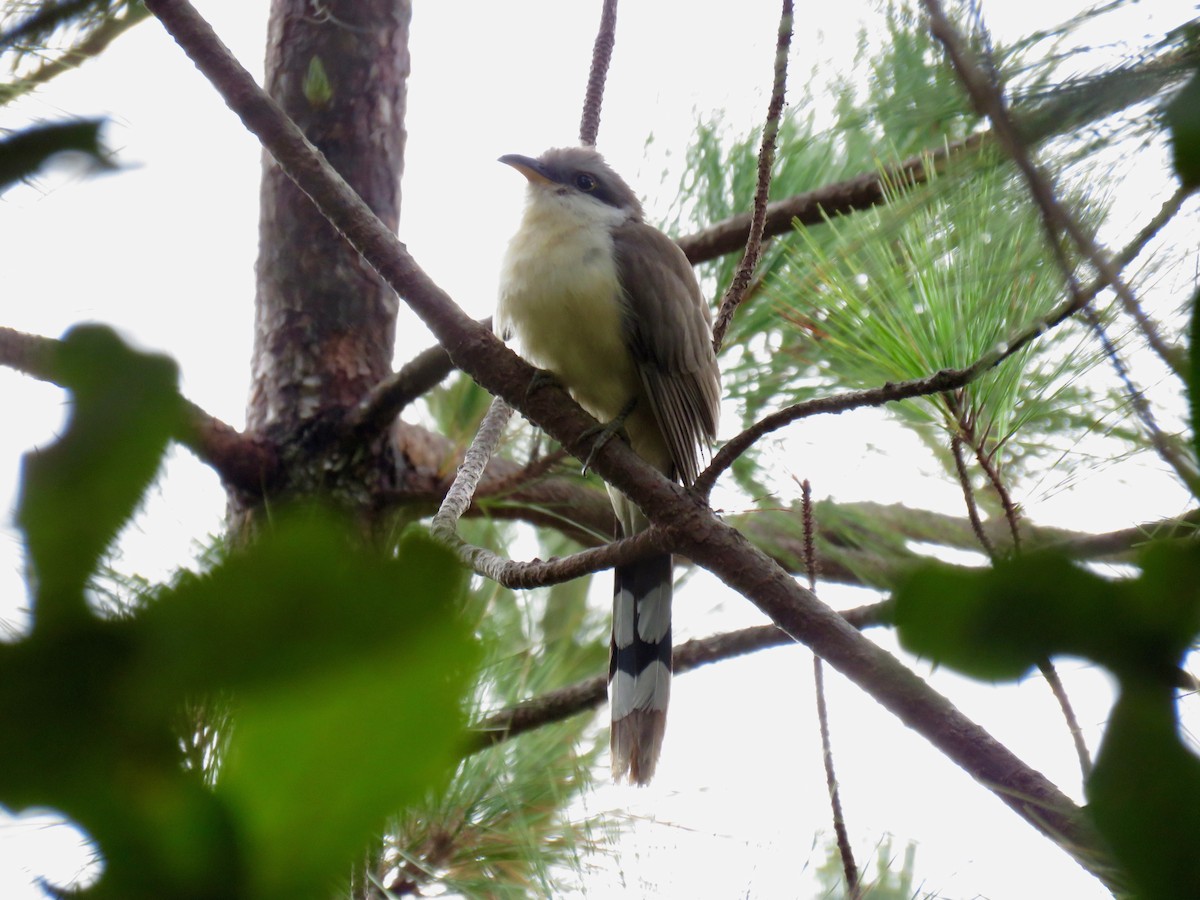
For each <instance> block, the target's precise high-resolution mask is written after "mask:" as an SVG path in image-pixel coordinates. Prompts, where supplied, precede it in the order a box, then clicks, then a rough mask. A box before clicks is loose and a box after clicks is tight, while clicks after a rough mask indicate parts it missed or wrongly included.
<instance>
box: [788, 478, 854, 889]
mask: <svg viewBox="0 0 1200 900" xmlns="http://www.w3.org/2000/svg"><path fill="white" fill-rule="evenodd" d="M800 509H801V511H802V518H803V522H804V568H805V570H806V571H807V572H808V589H809V590H810V591H813V592H814V593H815V592H816V589H817V555H816V553H815V552H814V550H813V547H814V544H815V537H816V532H817V525H816V520H815V519H814V517H813V504H812V485H811V484H810V483H809V481H808V479H807V478H806V479H804V481H803V482H801V484H800ZM813 690H814V691H815V693H816V698H817V726H818V728H819V730H820V732H821V760H822V762H823V763H824V765H825V787H826V789H827V790H828V791H829V809H830V813H831V815H832V816H833V833H834V834H835V835H836V836H837V848H838V855H839V856H840V857H841V859H842V872H843V874H844V875H845V877H846V895H847V897H848V898H849V900H858V898H859V897H860V896H861V889H860V887H859V882H858V864H857V863H856V862H855V861H854V849H853V848H852V847H851V846H850V834H849V832H848V831H847V829H846V816H845V814H844V813H843V812H842V792H841V789H840V788H839V787H838V780H837V772H836V771H835V770H834V767H833V739H832V738H831V737H830V733H829V707H828V704H827V703H826V702H825V665H824V663H822V662H821V657H819V656H817V655H816V654H815V653H814V654H813Z"/></svg>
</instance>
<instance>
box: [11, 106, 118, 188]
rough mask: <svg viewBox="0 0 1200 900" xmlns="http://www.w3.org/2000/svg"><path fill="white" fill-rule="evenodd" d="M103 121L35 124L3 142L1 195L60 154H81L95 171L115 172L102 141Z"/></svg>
mask: <svg viewBox="0 0 1200 900" xmlns="http://www.w3.org/2000/svg"><path fill="white" fill-rule="evenodd" d="M103 126H104V120H103V119H74V120H69V121H66V122H51V123H49V124H46V125H34V126H32V127H30V128H25V129H23V130H21V131H18V132H16V133H15V134H12V135H10V136H9V137H6V138H4V139H3V140H0V194H3V193H4V192H5V191H6V190H8V189H9V188H10V187H12V186H13V185H14V184H18V183H19V182H22V181H24V180H26V179H27V178H32V177H33V176H34V175H36V174H37V172H38V170H39V169H41V168H42V167H43V166H44V165H46V163H47V162H49V161H50V159H51V158H52V157H54V156H57V155H58V154H60V153H82V154H83V155H84V156H86V157H87V158H88V160H89V162H90V163H91V165H92V166H93V167H94V168H97V169H112V168H115V166H114V165H113V163H112V160H111V159H109V154H108V151H107V150H105V149H104V145H103V144H102V142H101V140H100V129H101V128H102V127H103Z"/></svg>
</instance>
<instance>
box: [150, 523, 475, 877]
mask: <svg viewBox="0 0 1200 900" xmlns="http://www.w3.org/2000/svg"><path fill="white" fill-rule="evenodd" d="M463 588H464V579H463V575H462V571H461V568H460V567H459V566H458V565H457V563H456V562H455V561H454V560H453V558H452V557H451V556H450V555H449V554H448V553H446V552H445V551H444V550H442V549H441V548H440V547H439V546H438V545H436V544H435V543H433V542H432V541H431V540H430V539H429V538H427V537H424V536H422V535H420V534H419V533H414V534H410V535H409V536H408V537H407V538H406V539H405V540H404V541H403V542H402V543H401V547H400V551H399V553H398V555H397V557H396V558H395V559H380V558H378V557H376V556H374V555H372V554H369V553H366V552H365V551H363V550H362V549H360V548H358V547H357V545H356V543H355V542H354V541H352V540H351V539H350V538H349V536H348V535H347V534H346V533H344V532H343V531H341V530H340V529H337V528H335V527H332V526H331V525H330V524H329V523H328V522H327V521H324V520H323V518H322V517H321V516H312V515H309V516H304V517H302V518H301V519H299V520H295V521H287V522H284V523H282V524H280V525H277V526H276V528H275V529H274V530H273V532H272V533H271V534H269V535H267V536H265V537H264V538H263V540H261V541H260V542H259V543H258V544H257V545H256V546H255V547H254V548H253V550H252V552H250V553H247V554H245V555H241V556H238V557H235V558H233V559H231V560H230V561H229V562H228V563H227V564H226V565H224V566H222V567H221V568H220V569H218V570H217V571H215V572H213V573H212V574H211V575H209V576H207V577H205V578H202V579H198V580H196V581H195V582H192V583H190V584H188V585H186V586H184V587H182V588H181V589H180V590H179V591H178V592H177V593H175V594H174V595H172V596H169V597H166V598H164V599H163V600H162V601H161V602H160V604H159V605H158V606H157V607H156V608H155V609H154V610H152V611H151V613H150V615H149V616H148V617H147V627H148V628H149V634H148V636H147V640H146V641H145V646H146V648H147V649H148V651H150V652H149V653H148V655H147V656H146V657H145V658H144V660H143V662H142V665H141V666H139V667H138V674H137V677H136V682H137V683H138V684H143V685H144V684H145V680H146V679H151V678H152V675H151V673H153V672H156V671H162V670H163V668H164V667H166V668H167V669H168V670H170V668H171V667H172V666H173V667H174V672H173V676H174V679H175V680H174V683H167V684H164V679H163V678H162V677H161V676H160V677H159V678H158V679H157V684H151V685H149V686H148V689H149V690H151V691H155V692H157V691H159V690H162V689H163V688H164V687H165V689H166V696H164V697H163V698H162V699H163V700H166V699H167V697H168V696H169V695H171V694H173V693H187V692H189V691H191V690H204V691H207V692H212V691H214V690H220V691H228V692H231V693H232V694H233V696H234V697H235V698H236V713H235V726H234V730H233V735H232V738H231V740H230V745H229V750H228V757H227V760H226V764H225V766H224V768H223V771H222V773H221V777H220V780H219V782H218V785H217V796H218V797H219V798H221V799H222V800H223V801H224V802H225V803H226V804H227V806H228V808H229V810H230V815H231V817H232V819H233V820H234V821H235V822H236V823H237V828H238V831H239V834H241V835H242V837H243V841H244V843H243V846H242V850H243V852H244V854H245V857H246V865H247V869H248V871H249V872H250V873H251V875H250V878H251V882H250V894H251V896H254V897H260V898H268V897H279V898H284V897H289V898H296V897H304V896H313V897H319V896H325V895H326V894H327V893H328V889H329V887H330V885H332V884H334V883H336V882H337V881H338V880H339V879H340V878H342V877H344V876H345V875H346V873H347V872H348V871H349V869H350V866H351V864H352V863H353V861H354V859H355V858H356V854H360V853H362V852H363V849H364V848H365V847H366V846H367V844H368V842H369V840H370V838H371V837H372V835H374V834H377V833H379V831H380V829H382V827H383V824H384V821H385V819H386V817H387V816H388V815H389V814H391V813H394V812H395V811H396V810H398V809H400V808H402V807H404V806H406V805H408V804H411V803H414V802H416V801H417V800H419V799H420V798H421V797H422V796H424V794H425V793H426V792H427V791H429V790H431V789H433V788H435V787H437V786H439V785H441V784H443V783H445V781H446V780H447V779H448V778H449V776H450V774H451V772H452V771H453V768H454V766H455V765H456V764H457V761H458V759H459V753H460V741H461V729H462V726H463V712H462V704H461V701H462V697H463V695H464V693H465V691H466V689H467V685H468V684H469V683H470V679H471V673H472V668H473V665H472V664H473V657H474V651H473V649H472V647H473V643H472V641H471V639H470V636H469V634H468V633H467V628H466V625H465V624H464V623H463V621H462V619H461V616H460V612H461V600H462V591H463ZM137 689H138V688H137V687H136V686H131V690H137Z"/></svg>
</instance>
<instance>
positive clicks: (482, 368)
mask: <svg viewBox="0 0 1200 900" xmlns="http://www.w3.org/2000/svg"><path fill="white" fill-rule="evenodd" d="M146 5H147V7H148V8H150V10H151V11H152V12H153V13H154V14H155V15H156V16H158V17H159V19H160V20H161V21H162V22H163V24H164V26H166V27H167V29H168V31H170V32H171V34H172V36H173V37H174V38H175V40H176V41H177V42H178V43H179V44H180V45H181V46H182V47H183V48H184V50H185V51H186V52H187V53H188V54H189V56H190V57H191V59H192V60H193V62H195V63H196V65H197V67H198V68H199V69H200V70H201V72H203V73H204V75H205V76H206V77H207V78H208V80H209V81H210V83H211V84H212V85H213V86H214V87H215V88H216V89H217V90H218V92H219V93H220V94H221V95H222V97H223V98H224V100H225V102H226V103H227V105H229V106H230V108H231V109H233V110H234V111H235V113H237V114H238V115H239V117H240V118H241V119H242V121H243V123H244V124H245V125H246V127H247V128H249V130H250V131H251V132H252V133H254V134H255V135H256V136H257V137H258V138H259V140H260V141H261V142H262V143H263V145H264V147H265V149H266V150H267V151H268V152H269V153H270V154H271V155H272V156H274V158H275V160H276V161H277V162H278V164H279V165H280V167H281V169H282V170H283V171H285V172H286V173H287V174H288V175H289V177H291V178H292V179H293V180H294V181H295V182H296V184H297V185H298V186H300V188H301V189H302V190H304V191H305V193H307V194H308V196H309V197H310V198H311V199H312V200H313V202H314V203H316V205H317V207H318V208H319V209H321V211H322V212H323V213H324V215H325V216H326V217H327V218H328V219H329V220H330V221H331V222H332V223H333V224H334V225H335V227H337V228H338V229H339V230H340V231H341V233H342V234H343V235H344V236H345V238H346V239H347V240H348V241H349V242H350V243H351V245H352V246H354V247H355V248H356V249H357V250H358V252H359V253H360V254H362V256H363V257H364V258H365V259H366V260H367V261H368V262H370V264H371V265H372V266H373V267H374V268H375V269H376V270H377V271H378V272H379V273H380V275H381V276H382V277H383V278H384V279H385V280H386V281H387V282H388V283H389V284H390V285H391V286H392V287H393V288H394V289H395V290H396V292H397V293H398V294H399V295H400V296H401V297H402V298H403V299H404V300H405V302H406V303H408V304H409V306H410V307H411V308H412V309H413V310H414V311H415V312H417V314H418V315H419V316H420V317H421V318H422V320H423V321H424V322H425V324H426V325H427V326H428V327H429V328H430V329H431V330H432V331H433V333H434V335H435V336H436V337H437V339H438V340H439V341H440V342H441V343H442V345H443V346H444V347H446V349H447V351H448V352H449V354H450V356H451V358H452V359H453V360H454V361H455V363H456V364H457V365H458V366H459V367H460V368H462V369H463V370H464V371H466V372H467V373H468V374H470V375H471V377H472V378H474V379H475V380H476V381H477V382H478V383H479V384H481V385H482V386H483V387H485V388H486V389H487V390H489V391H491V392H492V393H493V394H495V395H498V396H500V397H503V399H504V400H505V401H506V402H508V403H509V404H510V405H512V406H513V407H515V408H516V409H519V410H521V412H522V413H523V414H525V415H526V416H527V417H528V418H529V419H530V420H532V421H533V422H534V423H535V424H537V425H538V426H540V427H541V428H542V429H543V430H545V431H546V432H547V433H548V434H550V436H551V437H553V438H555V439H556V440H558V441H559V442H560V443H562V444H563V446H564V447H566V448H567V449H568V450H569V451H570V452H571V453H572V454H574V455H575V456H576V457H577V458H584V457H586V456H587V455H588V454H589V453H590V451H591V449H592V444H593V441H592V440H591V439H590V438H589V436H588V433H589V431H590V430H591V429H592V428H594V426H595V424H596V423H595V421H594V420H593V419H592V418H591V417H590V416H588V415H587V414H586V413H584V412H583V410H581V409H580V408H579V407H578V406H577V405H576V404H575V403H574V402H572V401H571V400H570V398H569V397H568V396H567V394H566V393H565V392H563V391H560V390H558V389H556V388H553V387H548V388H544V389H542V390H539V391H534V392H532V393H527V390H526V389H527V386H528V384H529V382H530V380H531V379H532V378H533V376H534V370H533V369H532V368H531V367H530V366H528V365H526V364H525V363H524V362H522V361H521V360H520V359H518V358H517V357H516V356H515V355H514V354H513V353H512V352H511V351H509V350H508V349H507V348H506V347H504V346H503V345H502V344H501V343H500V342H499V341H498V340H497V339H496V338H495V337H494V336H493V335H492V334H491V333H489V332H487V331H486V330H485V329H482V328H481V327H480V326H479V325H478V323H476V322H474V321H472V320H471V319H470V317H469V316H467V315H466V314H465V313H464V312H463V311H462V310H461V309H460V308H459V307H458V306H456V305H455V304H454V303H453V301H452V300H451V299H450V297H449V296H448V295H447V294H446V293H445V292H444V291H442V290H441V288H439V287H438V286H437V285H436V284H434V282H433V281H432V280H431V279H430V278H429V277H428V276H427V275H426V274H425V272H424V271H423V270H422V269H421V268H420V267H419V266H418V265H417V264H416V262H415V260H413V258H412V257H411V256H410V255H409V254H408V252H407V250H405V248H404V247H403V245H401V244H400V242H399V241H398V240H397V239H396V236H395V234H394V233H393V232H392V230H391V229H389V228H388V227H387V226H386V225H384V224H383V223H382V222H380V221H379V220H378V219H377V218H376V217H375V216H374V215H373V214H372V213H371V211H370V209H369V208H368V207H367V206H366V205H365V204H364V203H363V202H362V201H361V199H360V198H358V197H357V196H356V195H355V194H354V192H353V191H352V190H351V189H350V188H349V187H348V185H346V183H345V181H344V180H343V179H342V178H341V177H340V176H338V174H337V173H336V172H335V171H334V170H333V169H332V167H330V166H329V164H328V163H327V162H326V161H325V160H324V159H323V158H322V157H321V156H320V154H319V153H318V152H317V151H316V150H315V149H314V148H313V147H312V145H311V144H309V143H308V141H306V140H305V138H304V136H303V134H301V133H300V131H299V130H298V129H297V128H296V127H295V125H294V124H293V123H292V122H290V121H289V120H288V119H287V117H286V116H284V115H283V114H282V113H281V111H280V110H279V109H278V107H277V106H276V105H275V104H274V103H272V102H271V100H270V99H269V98H268V97H267V96H266V95H265V94H264V93H263V92H262V91H261V90H260V89H259V88H258V86H257V85H255V84H254V81H253V79H252V78H251V77H250V76H249V74H248V73H247V72H246V71H245V69H244V68H243V67H242V66H240V65H239V64H238V63H237V61H236V60H235V59H234V58H233V56H232V55H231V54H230V53H229V51H228V50H227V49H226V48H225V47H224V46H223V45H222V44H221V43H220V41H219V40H218V39H217V37H216V35H215V34H214V33H213V32H212V29H211V28H210V27H209V26H208V24H207V23H206V22H205V21H204V20H203V19H202V18H201V17H200V16H199V15H198V14H197V13H196V11H195V9H193V8H192V6H191V5H190V4H189V3H187V2H186V0H146ZM591 464H592V467H593V468H594V469H595V470H596V471H597V473H598V474H599V475H600V476H601V477H603V478H604V479H605V481H607V482H609V483H611V484H613V485H614V487H616V488H617V489H618V490H620V491H622V492H623V493H625V494H626V495H628V496H629V497H630V498H631V499H633V500H634V501H635V502H636V503H637V504H638V505H639V506H640V507H641V508H642V510H643V512H644V513H645V514H646V516H647V518H648V519H649V520H650V521H651V522H652V523H654V524H655V525H658V526H659V527H660V528H661V529H663V531H664V532H665V534H666V535H667V537H668V539H669V541H670V544H671V545H672V546H674V547H678V548H679V549H681V550H682V552H683V553H684V554H685V555H687V556H689V557H690V558H691V559H692V560H693V561H694V562H695V563H697V564H699V565H701V566H703V567H704V568H706V569H708V570H710V571H711V572H713V573H714V574H715V575H716V576H717V577H718V578H720V580H721V581H722V582H723V583H725V584H726V585H727V586H728V587H730V588H732V589H733V590H735V591H737V592H738V593H740V594H742V595H743V596H744V597H746V598H748V599H750V600H751V601H752V602H753V603H754V604H755V605H756V606H757V607H758V608H759V609H761V610H762V611H763V612H764V613H766V614H767V616H768V617H769V618H770V619H771V620H772V621H773V622H775V624H776V625H778V626H779V627H780V628H782V629H783V630H784V631H786V632H787V633H788V634H789V635H790V636H791V637H793V638H795V639H797V640H799V641H802V642H803V643H805V644H807V645H808V646H809V647H810V648H812V649H813V650H814V651H815V652H817V653H818V654H819V655H820V656H821V657H822V658H823V659H825V660H826V661H827V662H828V663H829V664H830V665H832V666H833V667H834V668H836V669H838V670H839V671H840V672H842V673H843V674H844V675H846V676H847V677H848V678H849V679H850V680H851V681H853V682H854V683H856V684H857V685H859V686H860V687H861V688H862V689H864V690H866V691H867V692H868V693H870V694H871V696H872V697H874V698H875V699H876V700H877V701H878V702H879V703H880V704H881V705H882V706H884V707H885V708H886V709H888V710H890V711H891V712H892V713H893V714H894V715H896V716H897V717H898V718H899V719H900V720H901V721H903V722H904V723H905V724H906V725H908V726H910V727H912V728H913V729H914V730H916V731H917V732H918V733H920V734H921V735H922V736H923V737H925V738H926V740H928V741H929V742H931V743H932V744H933V745H934V746H935V747H937V748H938V749H939V750H940V751H941V752H942V753H943V754H945V755H946V756H947V757H948V758H949V759H951V760H953V761H954V762H955V763H957V764H958V765H960V766H962V767H963V768H964V769H966V770H967V771H968V772H969V773H970V774H971V775H972V776H973V777H974V778H975V779H976V780H977V781H978V782H979V783H980V784H981V785H983V786H985V787H986V788H988V789H989V790H991V791H992V792H993V794H994V795H995V796H996V797H997V798H998V799H1000V800H1001V801H1002V802H1004V803H1005V804H1006V805H1008V806H1009V807H1010V808H1011V809H1013V810H1014V811H1015V812H1016V813H1017V814H1018V815H1020V816H1021V817H1022V818H1023V819H1025V820H1026V821H1027V822H1028V823H1029V824H1030V825H1032V826H1033V827H1034V828H1035V829H1037V830H1038V831H1039V832H1041V833H1042V834H1045V835H1046V836H1048V837H1050V838H1051V839H1052V840H1053V841H1054V842H1055V843H1056V844H1058V846H1060V847H1061V848H1062V849H1064V850H1065V851H1066V852H1068V853H1069V854H1070V855H1071V856H1072V857H1073V858H1075V859H1076V860H1078V861H1079V862H1080V863H1081V864H1082V865H1084V866H1085V867H1086V868H1088V869H1089V871H1092V872H1094V873H1095V874H1096V875H1097V876H1098V877H1101V878H1105V877H1107V875H1106V873H1107V871H1108V868H1107V859H1106V854H1105V853H1104V851H1103V850H1102V849H1101V847H1100V845H1099V842H1098V839H1097V838H1096V836H1095V834H1094V832H1093V831H1092V829H1091V828H1090V826H1089V824H1088V823H1087V820H1086V818H1085V817H1084V816H1083V814H1082V812H1081V810H1079V808H1078V807H1077V806H1076V805H1075V804H1074V803H1072V801H1071V800H1070V799H1069V798H1068V797H1067V796H1065V795H1064V794H1063V793H1062V792H1061V791H1059V790H1058V789H1057V788H1056V787H1055V786H1054V785H1053V784H1052V783H1050V782H1049V781H1048V780H1047V779H1046V778H1045V776H1043V775H1042V774H1041V773H1039V772H1037V771H1036V770H1034V769H1032V768H1030V767H1029V766H1028V765H1027V764H1025V763H1024V762H1022V761H1021V760H1020V759H1018V758H1017V757H1016V756H1015V755H1014V754H1013V753H1012V752H1011V751H1009V750H1008V749H1007V748H1006V747H1005V746H1004V745H1002V744H1000V743H999V742H998V741H996V739H995V738H993V737H992V736H991V735H989V734H988V733H987V732H986V731H984V730H983V729H982V728H980V727H979V726H978V725H977V724H975V723H974V722H972V721H971V720H970V719H968V718H966V717H965V716H964V715H963V714H962V713H961V712H960V711H959V710H958V709H956V708H955V707H954V705H953V704H951V703H950V702H949V701H948V700H946V699H945V698H944V697H942V696H941V695H940V694H938V693H937V692H936V691H934V690H933V689H932V688H931V687H930V686H929V685H928V684H927V683H926V682H925V681H924V680H923V679H921V678H920V677H918V676H917V675H916V674H915V673H913V672H912V671H911V670H910V669H908V668H907V667H906V666H904V665H903V664H902V663H901V662H900V661H899V660H897V659H896V658H895V657H893V656H892V655H891V654H889V653H887V652H886V651H885V650H883V649H882V648H880V647H878V646H877V645H875V644H874V643H873V642H871V641H869V640H867V639H866V638H864V637H863V636H862V635H860V634H859V633H858V632H857V631H856V630H855V629H854V628H852V627H851V626H850V625H849V624H847V623H846V620H845V619H843V618H842V617H841V616H839V615H837V613H835V612H833V611H832V610H830V609H828V608H827V607H825V606H824V605H823V604H822V603H820V602H819V601H818V600H817V599H816V598H815V597H814V596H813V595H812V593H811V592H809V591H807V590H805V589H804V588H802V587H801V586H800V585H799V584H797V583H796V580H795V579H794V578H793V577H792V576H790V575H789V574H788V573H786V572H785V571H783V569H781V568H780V567H779V566H777V565H776V564H775V563H774V562H772V560H771V559H770V558H769V557H767V556H766V555H765V554H763V553H761V552H760V551H758V550H756V549H755V548H754V547H753V546H751V545H750V543H749V542H748V541H747V540H746V539H745V537H744V536H742V535H741V534H739V533H738V532H737V531H736V530H734V529H733V528H731V527H730V526H729V525H728V524H727V523H725V522H723V521H722V520H720V519H719V518H718V517H717V516H716V515H715V514H714V513H713V511H712V510H711V509H709V508H708V507H707V506H706V505H705V504H704V503H703V502H702V501H701V500H700V499H699V498H698V497H697V496H696V495H694V494H692V493H689V492H688V491H686V490H685V489H684V488H682V487H681V486H679V485H676V484H673V483H671V482H669V481H667V480H666V479H665V478H664V477H662V475H660V474H659V473H658V472H656V471H655V470H654V469H653V468H651V467H650V466H649V465H647V464H646V463H645V462H644V461H642V460H641V459H640V458H639V457H637V456H636V455H635V454H634V453H633V452H632V450H630V449H629V448H628V447H627V446H625V445H624V444H623V442H620V441H609V442H608V443H607V444H605V446H604V447H603V448H601V449H600V450H599V451H598V452H596V453H595V454H594V455H592V459H591Z"/></svg>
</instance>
